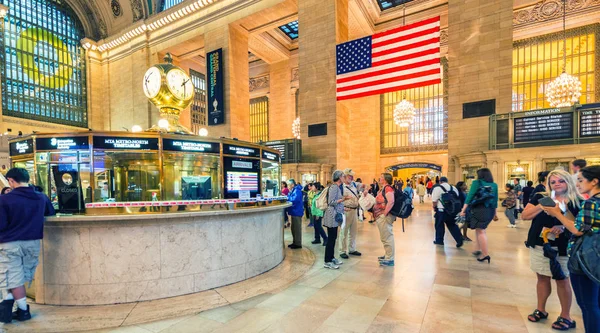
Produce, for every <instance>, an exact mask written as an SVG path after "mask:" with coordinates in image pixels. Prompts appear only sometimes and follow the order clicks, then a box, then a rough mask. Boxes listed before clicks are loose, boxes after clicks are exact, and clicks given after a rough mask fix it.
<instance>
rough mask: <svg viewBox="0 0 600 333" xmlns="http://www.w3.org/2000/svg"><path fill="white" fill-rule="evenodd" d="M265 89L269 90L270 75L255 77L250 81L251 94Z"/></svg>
mask: <svg viewBox="0 0 600 333" xmlns="http://www.w3.org/2000/svg"><path fill="white" fill-rule="evenodd" d="M264 88H267V89H268V88H269V75H264V76H259V77H253V78H251V79H250V92H253V91H255V90H259V89H264Z"/></svg>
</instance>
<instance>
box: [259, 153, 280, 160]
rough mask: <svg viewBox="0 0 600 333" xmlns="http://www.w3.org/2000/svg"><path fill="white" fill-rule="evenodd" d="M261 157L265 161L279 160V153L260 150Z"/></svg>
mask: <svg viewBox="0 0 600 333" xmlns="http://www.w3.org/2000/svg"><path fill="white" fill-rule="evenodd" d="M262 158H263V159H265V160H267V161H273V162H279V155H277V154H274V153H271V152H268V151H264V150H263V152H262Z"/></svg>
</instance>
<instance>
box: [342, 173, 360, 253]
mask: <svg viewBox="0 0 600 333" xmlns="http://www.w3.org/2000/svg"><path fill="white" fill-rule="evenodd" d="M344 175H345V176H346V181H345V182H344V192H343V193H342V194H343V195H344V196H347V197H348V198H349V199H348V200H346V201H344V217H345V220H346V221H345V222H344V224H343V225H342V237H341V240H340V257H342V258H344V259H348V254H350V255H353V256H360V255H362V254H361V253H360V252H358V251H356V231H357V229H356V228H357V226H358V198H359V196H358V188H357V187H356V185H355V184H354V181H353V180H354V171H352V169H350V168H348V169H344ZM348 235H350V237H348ZM348 238H349V239H348ZM348 250H349V251H348Z"/></svg>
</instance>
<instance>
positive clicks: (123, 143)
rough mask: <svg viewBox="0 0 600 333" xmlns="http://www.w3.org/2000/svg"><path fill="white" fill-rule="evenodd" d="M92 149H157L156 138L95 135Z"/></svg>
mask: <svg viewBox="0 0 600 333" xmlns="http://www.w3.org/2000/svg"><path fill="white" fill-rule="evenodd" d="M94 149H141V150H158V138H124V137H109V136H95V137H94Z"/></svg>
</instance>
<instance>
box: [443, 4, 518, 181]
mask: <svg viewBox="0 0 600 333" xmlns="http://www.w3.org/2000/svg"><path fill="white" fill-rule="evenodd" d="M448 11H449V13H448V35H449V43H448V63H449V75H448V77H449V107H448V123H449V130H448V138H449V140H448V141H449V142H448V152H449V157H450V161H452V158H453V156H456V155H461V154H466V153H470V152H474V151H483V150H487V149H488V130H489V119H488V117H481V118H473V119H462V105H463V103H467V102H475V101H481V100H488V99H496V112H497V113H507V112H510V110H511V98H512V97H511V96H512V94H511V84H512V38H513V32H512V14H513V8H512V5H507V3H506V1H505V0H454V1H451V2H449V9H448ZM449 175H450V180H451V181H455V180H456V179H458V177H457V175H455V169H454V164H450V169H449Z"/></svg>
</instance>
